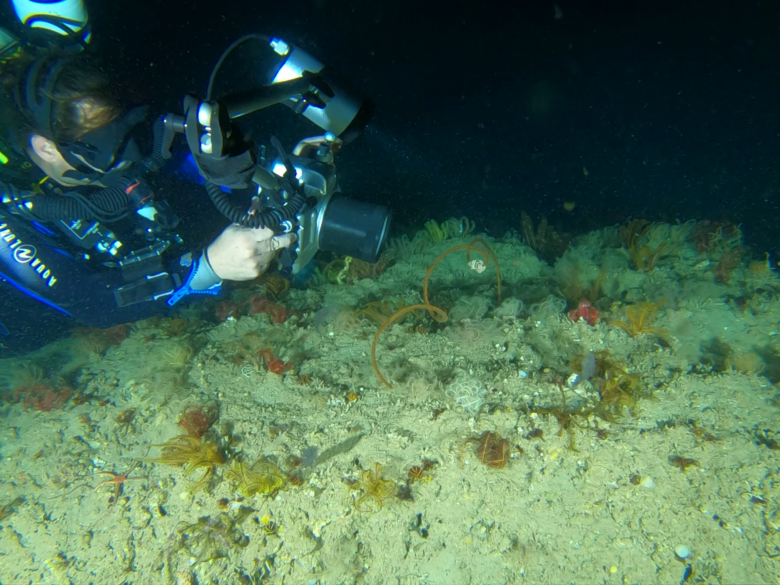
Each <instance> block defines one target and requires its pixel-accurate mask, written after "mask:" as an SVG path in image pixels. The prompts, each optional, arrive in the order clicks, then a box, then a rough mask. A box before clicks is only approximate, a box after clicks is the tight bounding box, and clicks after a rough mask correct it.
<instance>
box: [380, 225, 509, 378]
mask: <svg viewBox="0 0 780 585" xmlns="http://www.w3.org/2000/svg"><path fill="white" fill-rule="evenodd" d="M458 250H466V260H467V261H468V262H469V266H470V267H472V269H473V270H476V271H477V272H482V271H483V270H485V267H486V265H487V264H488V262H489V261H490V260H492V261H493V263H494V264H495V266H496V294H497V296H498V304H499V305H500V304H501V269H500V267H499V265H498V259H497V258H496V255H495V253H494V252H493V249H492V248H491V247H490V246H489V245H488V244H487V242H485V240H483V239H482V238H476V239H474V240H472V241H471V242H470V243H468V244H461V245H459V246H453V247H452V248H449V249H448V250H445V251H444V252H442V253H441V254H439V256H438V257H437V258H436V259H435V260H434V261H433V264H431V265H430V267H429V268H428V272H427V273H426V274H425V279H424V280H423V301H424V302H422V303H417V304H414V305H409V306H408V307H404V308H402V309H399V310H398V311H396V312H395V313H393V314H392V315H391V316H390V317H388V318H387V320H385V322H384V323H382V325H380V327H379V329H377V332H376V334H375V335H374V341H373V343H372V344H371V361H372V363H373V366H374V371H375V372H376V375H377V376H378V377H379V379H380V380H381V381H382V383H383V384H384V385H385V386H387V387H388V388H392V387H393V386H392V384H390V382H388V381H387V378H385V377H384V376H383V375H382V372H381V370H380V369H379V364H378V363H377V361H376V348H377V343H378V342H379V336H380V335H382V332H383V331H384V330H385V329H387V328H388V327H390V325H392V324H393V323H395V322H396V321H398V320H399V319H400V318H401V317H403V316H405V315H408V314H409V313H412V312H414V311H417V310H425V311H428V314H429V315H430V316H431V318H432V319H433V320H435V321H438V322H439V323H445V322H446V321H447V319H448V316H447V312H446V311H445V310H444V309H441V308H439V307H436V306H434V305H432V304H431V302H430V300H429V297H428V284H429V282H430V279H431V274H432V273H433V269H434V268H436V266H437V265H438V264H439V262H441V261H442V260H443V259H444V258H446V257H447V256H449V255H450V254H452V253H453V252H457V251H458ZM471 252H477V253H479V254H481V255H482V257H483V259H484V260H471Z"/></svg>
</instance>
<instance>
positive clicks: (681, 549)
mask: <svg viewBox="0 0 780 585" xmlns="http://www.w3.org/2000/svg"><path fill="white" fill-rule="evenodd" d="M674 554H676V555H677V558H679V559H687V558H688V557H689V556H691V549H689V548H688V547H687V546H684V545H682V544H681V545H680V546H678V547H677V548H676V549H674Z"/></svg>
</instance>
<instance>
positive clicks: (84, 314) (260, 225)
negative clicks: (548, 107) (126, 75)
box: [0, 0, 390, 350]
mask: <svg viewBox="0 0 780 585" xmlns="http://www.w3.org/2000/svg"><path fill="white" fill-rule="evenodd" d="M12 2H13V4H14V9H15V11H16V14H17V16H18V18H19V20H20V22H21V23H22V24H23V25H25V27H24V30H25V32H34V33H36V37H37V38H35V39H34V42H32V41H21V40H19V38H21V37H22V35H19V37H17V36H14V35H13V34H11V33H10V32H8V31H6V30H5V29H0V62H2V68H0V71H1V73H0V81H2V92H0V108H2V111H3V114H2V115H3V132H2V133H0V134H2V136H1V137H0V139H2V141H3V143H2V144H0V149H2V152H0V163H3V164H2V165H0V280H2V281H4V282H5V283H7V284H9V285H11V286H12V287H13V288H15V289H16V291H17V293H15V294H16V296H15V297H10V294H9V293H8V291H3V292H2V294H4V296H6V295H9V298H10V300H5V301H4V302H2V303H1V304H0V334H3V333H5V334H7V337H5V338H4V337H0V344H3V345H5V346H8V345H10V347H11V349H12V350H13V349H14V347H13V343H10V344H9V343H6V340H10V341H13V340H14V338H15V337H17V336H18V335H19V333H20V332H24V331H26V332H28V333H29V332H30V331H31V330H35V329H36V327H37V328H38V329H40V321H39V320H38V315H37V314H36V316H35V318H34V319H29V318H28V316H27V315H26V314H25V313H24V311H22V310H20V309H19V307H20V306H21V305H22V303H21V302H20V300H19V299H20V298H21V297H20V296H19V293H21V294H22V296H26V297H30V298H33V299H35V300H37V301H40V302H41V303H44V304H45V305H47V306H48V307H50V308H52V309H54V310H56V311H57V312H59V313H60V314H62V315H65V316H67V317H69V318H73V319H75V320H77V321H79V322H81V323H83V324H85V325H87V326H91V327H110V326H113V325H118V324H122V323H127V322H131V321H136V320H139V319H144V318H147V317H150V316H153V315H158V314H161V313H164V312H166V311H167V310H169V309H170V308H171V307H173V306H175V305H177V303H179V302H180V301H181V300H182V299H184V298H185V297H191V298H197V297H205V296H214V295H217V294H219V292H220V291H221V288H222V282H223V281H245V280H252V279H254V278H256V277H258V276H259V275H260V274H262V273H263V272H265V271H266V270H268V269H269V267H270V266H271V265H272V264H274V263H275V258H276V257H277V255H278V253H279V252H280V251H283V252H284V253H283V254H282V255H281V257H280V258H279V264H280V271H281V272H282V273H283V274H286V275H294V274H296V273H298V272H300V271H301V270H302V269H303V268H305V267H306V265H307V264H309V263H310V262H311V261H312V258H313V256H314V254H315V253H316V252H317V251H318V250H320V249H324V250H327V251H331V252H334V253H340V254H345V255H351V256H353V257H357V258H361V259H364V260H366V261H376V259H377V257H378V255H379V253H380V251H381V247H382V246H383V244H384V242H385V240H386V237H387V232H388V230H389V222H390V213H389V211H388V210H387V209H386V208H385V207H383V206H380V205H372V204H366V203H362V202H359V201H354V200H351V199H348V198H346V197H343V196H340V195H339V192H340V189H339V188H338V184H337V180H336V175H335V168H334V167H333V156H334V154H335V152H337V151H338V149H339V148H340V147H341V145H343V144H344V143H346V142H348V141H350V140H351V139H353V138H354V137H355V136H356V135H358V134H359V133H360V131H362V129H363V128H364V127H365V125H366V123H367V122H368V120H369V118H370V116H371V113H372V111H373V105H372V104H371V102H370V101H369V100H362V101H361V100H360V99H356V98H353V97H352V96H351V95H350V94H349V92H346V91H344V90H342V89H341V88H340V87H338V86H336V85H335V84H334V83H333V82H331V80H330V79H328V80H327V81H326V80H325V78H324V77H323V76H322V75H321V73H322V69H323V65H322V64H321V63H320V62H319V61H317V60H316V59H314V58H313V57H311V56H310V55H309V54H308V53H306V52H305V51H303V50H302V49H300V48H299V47H293V46H292V45H289V44H287V43H285V42H284V41H282V40H280V39H276V38H270V37H265V36H263V35H257V34H252V35H246V36H245V37H242V38H241V39H239V40H238V41H236V42H235V43H233V45H231V47H229V48H228V50H227V51H226V52H225V53H224V54H223V55H222V57H221V58H220V60H219V62H218V63H217V66H216V67H215V69H214V71H213V73H212V76H211V79H210V82H209V88H208V92H207V97H206V99H205V100H200V99H198V98H196V97H194V96H191V95H189V96H187V97H185V99H184V110H185V112H184V115H176V114H168V115H165V116H160V117H159V118H158V119H157V120H156V121H155V122H154V146H153V148H152V152H151V154H150V155H148V156H142V154H141V152H140V148H139V147H138V144H137V142H136V140H135V139H134V133H136V132H137V131H138V129H139V127H140V124H141V123H142V122H143V121H144V120H145V118H146V117H147V108H146V107H136V108H133V109H130V110H128V111H123V110H122V109H121V108H120V106H119V104H118V102H117V101H116V100H115V98H114V97H113V96H112V93H111V91H110V87H109V83H108V82H107V81H106V80H105V79H104V78H103V77H102V76H101V75H100V74H99V73H97V71H95V70H94V69H91V68H90V67H89V66H88V64H87V62H86V61H85V57H84V51H83V49H85V48H86V47H87V46H88V43H89V40H90V34H91V33H90V31H89V26H88V18H87V13H86V10H85V8H84V6H83V0H60V1H54V2H52V1H47V2H45V3H43V2H42V3H38V2H35V1H34V0H12ZM248 40H249V41H260V42H262V43H263V44H264V45H265V46H266V47H267V48H269V49H270V50H271V52H272V56H273V57H274V58H276V59H277V64H276V65H275V67H274V68H273V70H272V73H271V75H270V77H269V80H268V82H267V83H264V84H262V85H261V86H260V87H258V88H257V89H256V90H254V91H244V92H241V93H240V94H235V95H233V96H225V97H224V98H221V99H220V100H212V99H211V94H212V89H213V83H214V78H215V76H216V73H217V72H218V70H219V67H220V66H221V64H222V62H223V61H224V59H225V58H226V57H227V56H228V54H229V53H230V52H231V51H232V50H233V49H234V48H235V47H237V46H238V45H239V44H241V43H244V42H246V41H248ZM277 103H284V104H285V105H288V106H289V107H291V108H292V109H293V110H294V111H296V112H297V113H299V114H302V115H304V116H305V117H307V118H308V119H309V120H311V121H312V122H314V123H315V124H317V125H318V126H320V127H321V128H322V129H324V130H325V131H326V132H325V134H324V135H323V136H318V137H314V138H310V139H306V140H303V141H301V142H300V143H299V144H298V146H297V147H296V148H295V149H294V150H293V152H292V155H290V154H287V153H286V152H285V151H284V149H283V148H282V147H281V144H280V143H279V141H278V140H277V139H276V138H275V137H271V144H272V147H273V148H272V149H266V148H265V146H262V147H260V148H258V146H257V145H255V144H254V143H252V142H249V141H245V140H244V139H243V137H242V135H241V132H240V130H239V129H238V128H237V127H235V126H234V125H233V124H232V122H231V120H232V119H234V118H237V117H239V116H242V115H245V114H248V113H251V112H253V111H257V110H259V109H263V108H265V107H268V106H271V105H274V104H277ZM177 134H184V136H185V138H186V140H187V145H188V147H189V149H190V152H191V155H192V159H193V161H194V163H195V164H196V166H197V168H198V171H199V174H200V176H201V177H203V179H204V185H205V188H206V192H207V194H208V195H209V197H210V199H211V200H212V202H213V203H214V205H215V206H216V208H217V210H219V211H220V212H221V213H222V215H224V216H225V217H226V218H227V219H228V220H229V221H230V222H231V223H230V225H229V226H228V227H227V228H225V229H224V231H222V233H221V234H220V235H219V236H218V237H217V238H216V239H215V240H214V241H213V242H210V243H206V242H203V243H200V246H194V247H193V246H190V247H188V246H187V244H186V243H185V242H184V241H183V239H182V238H181V237H180V236H179V235H178V234H177V232H176V227H177V225H178V223H179V220H178V219H177V218H176V216H175V214H174V213H173V211H172V210H171V209H170V207H169V206H168V204H167V202H166V201H165V200H163V199H161V198H160V197H158V196H157V195H155V193H154V191H153V190H152V189H151V188H150V185H149V180H148V176H149V175H150V174H151V173H155V172H157V171H159V170H160V169H161V168H162V167H163V166H164V164H165V162H166V160H167V159H169V158H170V157H171V145H172V143H173V140H174V137H175V136H176V135H177ZM269 151H270V152H269ZM33 171H34V172H38V173H39V174H42V175H44V176H43V178H42V179H41V180H40V181H32V180H31V177H32V172H33ZM231 192H238V193H241V192H248V193H249V195H248V197H249V199H250V201H249V202H246V203H243V202H242V203H236V202H235V201H234V200H233V199H231Z"/></svg>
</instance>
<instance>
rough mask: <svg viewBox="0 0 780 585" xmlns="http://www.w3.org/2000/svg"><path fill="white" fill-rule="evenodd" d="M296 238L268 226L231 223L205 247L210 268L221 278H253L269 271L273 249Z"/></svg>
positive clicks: (290, 242) (274, 254) (275, 249)
mask: <svg viewBox="0 0 780 585" xmlns="http://www.w3.org/2000/svg"><path fill="white" fill-rule="evenodd" d="M295 240H296V236H295V234H284V235H281V236H274V232H273V231H271V230H270V229H268V228H246V227H241V226H239V225H235V224H233V225H231V226H228V227H227V228H225V231H223V232H222V233H221V234H220V235H219V237H218V238H217V239H216V240H214V242H213V243H212V244H211V245H210V246H209V247H208V257H209V263H210V264H211V268H212V269H213V270H214V272H215V273H216V274H217V276H218V277H220V278H221V279H222V280H252V279H254V278H257V277H258V276H260V275H261V274H262V273H263V272H265V271H266V270H268V266H269V265H270V264H271V262H272V261H273V259H274V257H275V256H276V252H277V251H278V250H281V249H282V248H286V247H287V246H289V245H290V244H292V243H294V242H295Z"/></svg>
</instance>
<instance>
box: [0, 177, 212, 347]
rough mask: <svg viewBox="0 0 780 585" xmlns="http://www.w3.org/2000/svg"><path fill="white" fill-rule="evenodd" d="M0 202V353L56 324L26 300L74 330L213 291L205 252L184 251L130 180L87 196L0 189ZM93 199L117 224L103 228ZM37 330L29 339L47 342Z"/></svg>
mask: <svg viewBox="0 0 780 585" xmlns="http://www.w3.org/2000/svg"><path fill="white" fill-rule="evenodd" d="M79 189H82V188H79ZM0 201H1V202H2V203H1V204H0V280H2V281H5V282H6V283H7V284H9V285H11V286H12V287H13V288H15V289H16V291H17V292H16V293H14V292H12V291H11V290H0V299H2V303H0V323H3V325H4V326H5V328H6V329H7V330H8V334H7V336H6V337H0V344H2V345H0V347H3V346H5V347H8V348H10V349H11V350H14V349H18V346H20V345H22V346H23V345H24V344H23V343H20V342H21V341H22V340H20V339H17V338H18V337H19V336H20V334H21V335H23V336H27V337H28V338H29V337H30V334H31V333H36V328H38V329H40V327H41V325H42V323H41V321H49V322H52V323H53V322H56V321H59V322H60V324H61V323H62V322H63V321H62V319H60V320H57V319H53V316H52V315H51V314H50V313H51V312H50V311H40V310H39V311H35V312H32V311H31V310H30V307H29V303H25V299H24V297H25V296H26V297H29V298H32V299H35V300H37V301H40V302H41V303H43V304H44V305H46V306H48V307H50V308H51V309H54V310H55V311H57V312H58V313H60V314H62V315H65V316H68V317H71V318H73V319H74V320H76V321H78V322H79V323H81V324H84V325H87V326H90V327H110V326H113V325H117V324H120V323H127V322H131V321H137V320H139V319H144V318H147V317H150V316H153V315H158V314H161V313H164V312H166V311H168V310H170V308H171V306H173V304H175V303H176V302H178V301H179V300H180V299H181V298H182V297H184V296H186V295H188V294H192V293H195V294H209V295H214V294H217V293H218V292H219V290H220V288H221V282H220V279H219V278H218V277H217V276H216V274H215V273H214V271H213V269H212V268H211V266H210V264H209V262H208V256H207V254H206V253H205V252H203V251H192V252H187V251H186V250H185V249H184V248H183V247H182V242H181V239H180V238H179V237H178V235H176V234H175V233H174V232H173V231H172V227H173V225H171V222H170V221H168V220H167V219H165V218H164V217H163V216H165V215H166V214H165V213H164V211H160V208H161V205H160V202H156V203H154V202H153V198H152V197H151V191H149V189H148V188H145V186H144V185H142V184H140V183H138V182H132V183H128V182H125V183H124V184H120V185H117V186H114V187H112V188H107V189H102V190H95V189H92V193H90V194H87V195H84V194H76V193H75V192H70V193H62V192H61V191H56V192H51V193H42V194H33V193H32V192H24V191H20V190H19V189H17V188H15V187H14V186H12V185H10V184H8V183H3V182H0ZM91 202H95V203H96V204H99V206H100V207H99V209H100V210H101V211H102V212H109V213H115V214H116V215H115V217H118V216H120V215H123V216H124V217H123V219H121V220H119V221H116V222H112V223H104V222H101V221H99V220H98V219H97V218H96V217H95V213H93V211H92V210H93V209H94V208H93V207H92V206H91ZM123 208H125V209H126V210H127V211H126V213H121V212H122V209H123ZM97 215H100V213H97ZM161 223H162V224H163V225H162V226H161ZM166 223H167V224H168V225H165V224H166ZM174 225H175V223H174ZM8 288H10V287H8ZM18 293H23V294H22V295H20V294H18ZM25 305H26V307H25ZM39 317H40V319H39ZM75 324H76V323H71V326H72V325H75ZM43 325H44V326H45V325H46V323H43ZM41 333H42V332H41V331H40V330H38V331H37V334H38V335H37V336H36V335H32V337H37V338H38V339H40V340H45V336H43V337H42V336H41ZM49 337H51V336H49ZM14 346H17V347H16V348H15V347H14ZM25 349H31V348H30V347H26V348H25ZM0 355H2V352H0Z"/></svg>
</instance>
